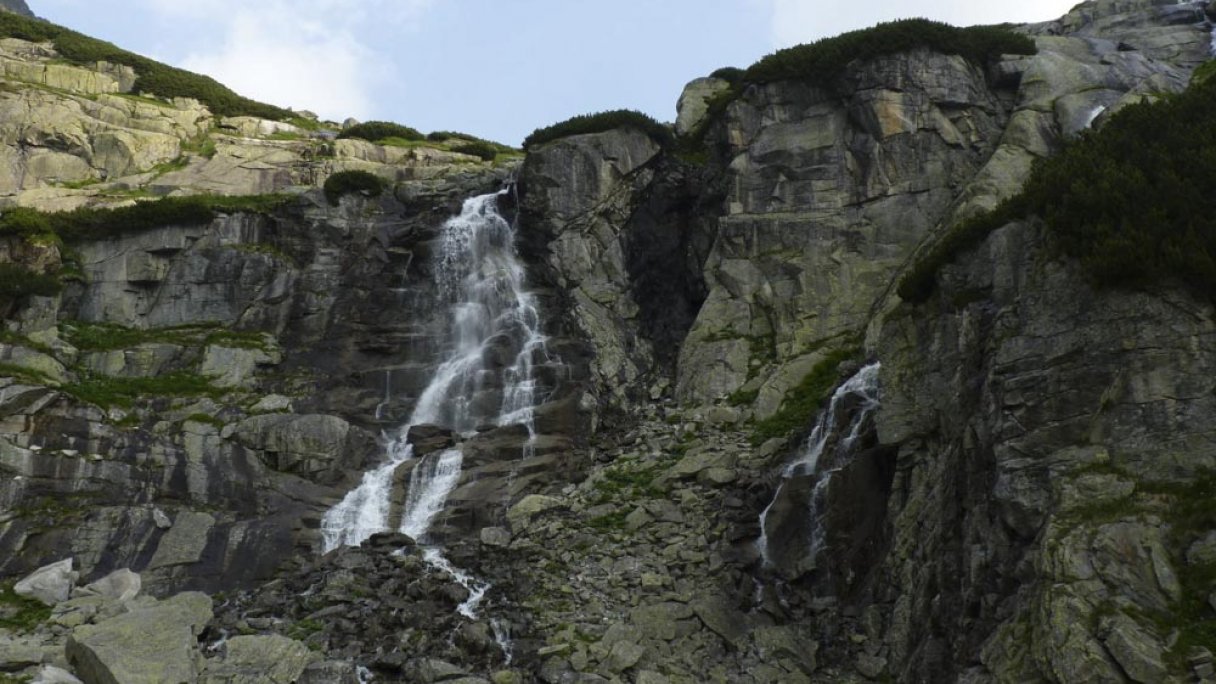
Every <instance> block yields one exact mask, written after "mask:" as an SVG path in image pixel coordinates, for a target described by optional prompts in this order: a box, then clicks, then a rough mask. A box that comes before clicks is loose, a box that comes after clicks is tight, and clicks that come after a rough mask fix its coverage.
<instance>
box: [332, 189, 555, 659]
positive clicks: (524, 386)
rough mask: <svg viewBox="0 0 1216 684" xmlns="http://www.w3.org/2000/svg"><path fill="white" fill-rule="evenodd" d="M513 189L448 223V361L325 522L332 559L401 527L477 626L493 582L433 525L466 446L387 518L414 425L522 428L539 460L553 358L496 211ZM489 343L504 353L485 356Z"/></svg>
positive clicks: (424, 473)
mask: <svg viewBox="0 0 1216 684" xmlns="http://www.w3.org/2000/svg"><path fill="white" fill-rule="evenodd" d="M506 192H507V191H506V190H504V191H502V192H500V193H493V194H489V195H482V196H479V197H473V198H470V199H468V200H466V201H465V202H464V206H463V207H462V210H461V213H460V215H459V216H456V217H453V218H451V219H449V220H448V221H447V222H446V223H445V224H444V226H443V230H442V232H441V235H440V240H439V242H440V244H439V249H438V250H437V252H436V254H435V256H434V263H433V267H434V273H435V279H436V281H437V285H438V291H439V297H440V298H441V300H442V301H441V303H442V305H443V306H445V307H446V331H445V335H444V340H445V341H444V347H443V351H442V353H441V355H440V359H441V361H440V363H439V365H438V366H437V368H436V369H435V373H434V375H433V376H432V377H431V379H430V382H429V383H428V384H427V386H426V388H425V389H424V390H423V391H422V393H421V394H420V395H419V397H418V400H417V402H416V404H415V406H414V409H413V412H412V414H411V416H410V418H409V420H408V421H407V422H406V423H405V424H404V425H403V426H401V427H400V428H398V429H396V430H394V431H393V432H391V433H389V434H386V435H385V436H384V443H385V455H386V458H385V460H384V462H383V463H382V464H381V465H380V466H378V467H377V468H375V469H373V470H371V471H368V472H366V473H364V475H363V480H362V482H361V483H360V484H359V486H358V487H356V488H355V489H354V490H352V491H350V492H349V493H348V494H347V495H346V497H345V498H344V499H343V500H342V501H341V502H340V503H339V504H338V505H336V506H334V507H333V508H332V509H330V510H329V511H328V512H327V513H326V514H325V516H324V518H323V519H322V523H321V532H322V535H323V541H322V552H324V553H328V552H329V551H332V550H334V549H336V548H338V547H339V546H344V545H345V546H357V545H359V544H361V543H362V542H363V541H365V540H367V539H368V538H369V537H371V536H372V535H373V534H377V533H380V532H388V531H392V530H394V529H395V530H396V531H399V532H401V533H403V534H406V535H409V536H410V537H412V538H413V539H415V540H416V541H417V542H418V543H419V545H420V546H421V547H422V549H423V558H424V560H426V562H427V563H429V564H430V565H431V566H432V567H435V568H436V569H439V570H442V571H443V572H446V573H448V574H450V575H451V576H452V577H453V578H455V580H456V581H457V582H459V583H460V584H461V585H462V586H464V588H465V589H466V590H468V592H469V598H468V599H467V600H466V601H465V602H464V603H462V604H461V605H460V607H459V608H458V611H459V613H460V614H461V615H464V616H465V617H468V618H471V619H473V618H476V617H477V610H478V608H479V607H480V605H481V603H482V600H483V599H484V598H485V595H486V592H487V591H488V590H489V589H490V585H489V583H487V582H484V581H480V580H478V579H476V578H474V577H472V576H471V575H469V574H468V573H466V572H464V571H462V570H460V569H459V568H456V567H454V566H453V565H452V564H451V563H450V562H449V561H448V560H447V559H446V558H445V557H444V556H443V552H442V549H441V548H440V547H439V546H438V545H437V544H436V543H434V540H432V539H430V538H429V530H430V528H431V525H432V523H433V522H434V520H435V518H436V516H438V515H439V514H440V513H441V512H442V511H443V507H444V503H445V502H446V501H447V498H448V495H449V494H450V493H451V491H452V490H453V488H455V487H456V485H457V483H458V482H459V480H460V475H461V467H462V461H463V454H462V452H461V451H460V449H459V448H451V449H446V450H442V451H437V452H433V453H429V454H426V455H425V456H423V457H422V459H421V460H420V461H419V462H418V463H416V464H415V465H414V467H413V469H412V470H411V472H410V479H409V488H408V491H407V493H406V497H405V504H404V507H403V509H402V514H401V518H400V520H399V521H397V524H396V525H395V526H394V525H393V524H392V521H390V519H389V518H390V515H391V512H392V487H393V481H394V474H395V473H396V471H397V469H398V468H399V467H401V466H402V465H403V464H405V463H407V462H410V461H414V460H416V459H415V457H414V449H413V446H412V445H410V443H409V441H408V438H409V431H410V428H411V427H413V426H415V425H437V426H441V427H444V428H448V429H451V430H452V431H453V432H456V433H460V434H462V435H466V436H467V435H470V434H473V433H474V432H476V430H477V429H478V428H479V427H481V426H484V425H495V426H507V425H523V426H525V427H526V428H527V431H528V435H529V437H528V439H527V442H526V443H525V445H524V447H523V450H522V454H521V455H522V456H529V455H531V451H532V444H533V442H534V440H535V436H536V435H535V425H534V421H533V407H534V406H535V405H536V403H537V400H538V399H540V400H543V399H544V397H538V396H537V394H538V384H537V380H536V378H535V376H534V372H533V367H534V362H535V360H536V359H541V360H547V358H548V351H547V349H546V348H545V339H546V338H545V337H544V335H543V334H542V333H541V325H540V316H539V313H538V307H537V302H536V299H535V297H534V296H533V295H532V294H531V293H530V292H528V291H526V290H525V289H524V275H525V272H524V267H523V264H522V262H521V261H520V260H519V257H518V254H517V253H516V251H515V244H514V239H515V229H514V226H513V225H512V224H511V223H510V222H508V221H507V220H506V219H505V218H503V217H502V215H501V214H499V211H498V199H499V197H501V196H502V195H503V194H504V193H506ZM491 345H492V346H493V347H494V348H495V351H496V352H498V353H495V354H487V353H486V352H487V349H488V348H490V347H491ZM503 350H506V354H505V355H504V354H503V353H501V352H502V351H503ZM491 357H493V358H498V359H502V358H504V357H505V358H507V359H509V360H510V361H511V362H510V363H506V364H502V363H499V364H497V365H491V363H490V362H488V360H487V359H489V358H491ZM387 392H388V389H387V380H386V395H387ZM386 400H387V396H386ZM487 406H489V407H492V408H485V407H487ZM491 623H492V625H493V627H494V632H495V635H496V638H497V639H498V641H499V644H500V645H501V646H503V650H504V653H505V654H506V657H507V658H508V661H509V659H510V657H511V654H510V649H509V640H508V637H507V633H508V630H507V628H506V626H505V625H504V624H503V623H501V622H499V621H496V620H495V621H491Z"/></svg>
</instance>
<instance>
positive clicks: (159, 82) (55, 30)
mask: <svg viewBox="0 0 1216 684" xmlns="http://www.w3.org/2000/svg"><path fill="white" fill-rule="evenodd" d="M0 36H6V37H11V38H20V39H22V40H29V41H36V42H45V41H50V42H52V43H54V44H55V49H56V50H57V51H58V52H59V55H60V56H61V57H63V58H64V59H66V60H67V61H69V62H71V63H73V64H78V65H85V66H91V65H92V64H93V63H95V62H99V61H105V62H112V63H115V64H123V65H126V66H129V67H131V68H133V69H135V73H136V74H137V76H138V78H137V79H136V81H135V88H134V90H135V92H136V93H140V92H148V93H155V94H156V95H159V96H161V97H192V98H194V99H196V100H198V101H199V102H202V103H203V104H205V105H207V108H208V109H210V110H211V112H212V113H213V114H215V115H217V116H256V117H260V118H264V119H275V120H282V119H286V118H289V117H291V116H292V112H291V111H290V110H287V109H282V108H280V107H275V106H273V105H268V104H265V103H262V102H256V101H254V100H250V99H249V98H246V97H241V96H240V95H237V94H236V93H234V92H232V91H231V90H230V89H228V88H227V87H226V86H224V85H223V84H221V83H220V82H219V81H216V80H215V79H213V78H211V77H209V76H203V75H201V74H195V73H192V72H189V71H185V70H184V69H178V68H175V67H171V66H168V65H167V64H161V63H160V62H157V61H155V60H151V59H148V58H147V57H143V56H141V55H137V54H135V53H133V52H128V51H126V50H123V49H122V48H119V47H117V46H115V45H114V44H112V43H107V42H105V41H102V40H97V39H96V38H90V37H89V36H86V35H84V34H82V33H77V32H76V31H72V30H70V29H66V28H64V27H62V26H57V25H55V24H52V23H50V22H48V21H43V20H41V19H32V18H30V17H23V16H21V15H18V14H13V13H12V12H0Z"/></svg>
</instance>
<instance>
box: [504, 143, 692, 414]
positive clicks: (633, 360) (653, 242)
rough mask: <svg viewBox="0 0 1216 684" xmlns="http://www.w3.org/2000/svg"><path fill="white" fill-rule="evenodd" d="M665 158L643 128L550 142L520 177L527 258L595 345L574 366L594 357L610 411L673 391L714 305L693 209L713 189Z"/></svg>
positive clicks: (576, 332) (575, 328) (576, 331)
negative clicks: (698, 324)
mask: <svg viewBox="0 0 1216 684" xmlns="http://www.w3.org/2000/svg"><path fill="white" fill-rule="evenodd" d="M660 156H661V155H660V150H659V146H658V145H657V143H655V141H654V140H652V139H651V138H650V137H649V136H647V135H646V134H644V133H642V132H641V131H637V130H632V129H626V130H618V131H610V132H606V133H600V134H592V135H582V136H574V137H570V138H565V139H561V140H558V141H555V142H553V143H551V144H548V145H545V146H543V147H542V148H541V149H539V150H536V151H534V152H533V153H532V154H530V155H529V157H528V159H527V162H526V163H525V165H524V168H523V170H522V171H521V175H520V186H521V192H522V196H523V199H522V203H521V207H520V211H521V221H522V223H523V225H524V227H525V233H524V240H525V242H524V244H523V245H522V246H521V250H522V252H523V254H524V256H525V258H528V259H529V260H530V261H532V262H533V263H539V264H543V266H542V267H541V268H539V269H538V272H539V274H538V275H539V277H540V278H541V279H542V280H543V281H544V282H545V284H546V285H549V286H551V287H553V288H555V289H556V290H557V291H558V292H559V293H560V297H561V299H562V300H563V301H562V305H561V310H564V311H566V312H568V316H569V318H570V319H572V320H570V322H569V327H570V328H572V331H571V333H570V334H571V336H576V337H578V338H581V339H583V340H585V341H586V343H587V344H588V345H589V346H590V349H589V350H587V351H586V352H583V353H579V351H578V350H575V351H574V352H573V353H571V354H569V355H568V356H567V358H573V359H577V358H579V357H580V356H582V355H584V354H587V355H589V357H590V358H589V363H590V366H591V374H592V378H593V380H594V387H595V389H596V391H597V394H598V395H599V398H600V399H601V400H602V401H603V402H604V403H605V404H615V405H617V406H620V405H623V404H624V403H625V402H626V401H627V398H629V397H632V398H634V399H636V398H637V397H639V396H645V394H646V393H647V392H653V393H655V394H656V395H657V394H661V393H663V391H664V389H665V387H666V386H667V384H668V380H667V379H666V378H667V376H668V375H669V374H670V370H671V368H672V367H673V366H674V362H675V351H676V348H677V346H678V345H679V343H680V340H682V339H683V338H684V336H685V335H686V333H687V330H688V326H689V325H690V324H691V321H692V318H693V317H694V316H695V314H696V311H697V309H698V308H700V306H701V301H702V300H703V299H704V296H705V295H704V283H703V281H702V279H701V277H700V265H701V263H702V262H703V260H704V258H705V254H706V252H707V251H708V248H709V242H710V232H709V228H710V223H709V221H708V220H707V219H701V218H698V217H696V215H695V212H694V211H693V209H694V207H702V206H704V205H708V204H710V203H712V202H713V201H714V198H715V196H714V194H713V193H712V192H708V193H707V192H706V190H707V184H708V185H709V187H710V188H712V187H713V183H714V180H713V178H712V177H710V175H709V173H708V172H707V171H698V170H696V169H692V168H689V167H687V166H684V165H681V164H679V163H678V162H675V161H674V160H670V159H660ZM702 193H705V195H706V196H705V197H704V198H702V197H700V195H701V194H702ZM655 383H658V384H655Z"/></svg>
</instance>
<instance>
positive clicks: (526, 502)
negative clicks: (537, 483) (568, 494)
mask: <svg viewBox="0 0 1216 684" xmlns="http://www.w3.org/2000/svg"><path fill="white" fill-rule="evenodd" d="M566 505H567V504H566V503H565V502H564V501H562V500H561V499H556V498H554V497H551V496H542V495H540V494H529V495H528V496H525V497H524V498H523V499H521V500H520V501H519V503H517V504H515V505H514V506H512V507H511V510H509V511H507V522H508V523H509V524H510V526H511V530H512V531H513V532H515V533H519V532H520V531H523V530H526V529H528V527H529V526H530V525H531V524H532V520H533V518H535V517H537V516H539V515H542V514H544V513H546V512H548V511H551V510H554V509H557V508H564V507H566Z"/></svg>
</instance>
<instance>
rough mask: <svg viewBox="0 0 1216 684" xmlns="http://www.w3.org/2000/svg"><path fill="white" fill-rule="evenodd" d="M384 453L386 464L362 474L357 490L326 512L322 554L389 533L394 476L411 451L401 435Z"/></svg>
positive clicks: (323, 524)
mask: <svg viewBox="0 0 1216 684" xmlns="http://www.w3.org/2000/svg"><path fill="white" fill-rule="evenodd" d="M387 450H388V456H389V458H388V460H387V461H385V462H384V463H383V464H381V465H380V467H378V468H376V469H375V470H369V471H368V472H366V473H363V481H362V482H360V483H359V486H358V487H356V488H354V489H352V490H350V491H349V492H347V493H346V497H345V498H343V499H342V501H341V503H339V504H338V505H337V506H334V507H333V508H331V509H329V510H328V511H326V513H325V517H324V518H322V519H321V537H322V542H321V551H322V553H329V552H330V551H333V550H334V549H336V548H338V547H339V546H343V545H346V546H358V545H359V544H362V543H363V542H364V541H365V540H366V539H367V538H368V537H370V536H372V535H373V534H377V533H379V532H387V531H388V517H389V508H390V506H391V505H392V503H391V494H392V485H393V474H394V473H395V472H397V468H398V466H400V465H401V464H402V463H405V462H406V461H408V460H409V459H410V458H411V457H412V456H413V455H414V449H413V447H412V446H410V445H409V443H407V442H406V441H405V436H404V435H398V436H396V437H394V438H391V439H390V441H389V443H388V449H387Z"/></svg>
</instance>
